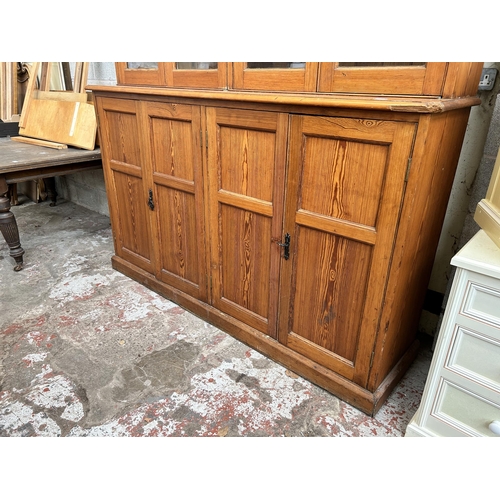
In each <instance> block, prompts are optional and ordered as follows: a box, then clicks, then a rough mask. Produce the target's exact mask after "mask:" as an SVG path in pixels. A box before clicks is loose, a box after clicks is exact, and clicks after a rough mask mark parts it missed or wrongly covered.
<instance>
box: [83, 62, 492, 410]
mask: <svg viewBox="0 0 500 500" xmlns="http://www.w3.org/2000/svg"><path fill="white" fill-rule="evenodd" d="M481 69H482V64H480V63H308V62H306V63H116V70H117V80H118V85H117V86H113V87H109V86H106V87H104V86H91V87H89V88H90V89H91V90H92V91H93V93H94V96H95V103H96V108H97V115H98V120H99V131H100V143H101V154H102V158H103V165H104V171H105V179H106V187H107V192H108V199H109V208H110V215H111V223H112V228H113V235H114V243H115V255H114V256H113V257H112V264H113V267H114V268H115V269H117V270H119V271H121V272H123V273H124V274H126V275H128V276H130V277H132V278H133V279H135V280H137V281H139V282H141V283H143V284H144V285H146V286H148V287H149V288H151V289H153V290H155V291H157V292H159V293H161V294H163V295H164V296H165V297H168V298H169V299H171V300H173V301H175V302H177V303H178V304H180V305H181V306H183V307H185V308H186V309H189V310H190V311H192V312H194V313H195V314H197V315H198V316H200V317H202V318H203V319H205V320H207V321H208V322H210V323H212V324H214V325H216V326H218V327H220V328H222V329H223V330H225V331H227V332H228V333H230V334H231V335H233V336H235V337H236V338H238V339H240V340H241V341H243V342H245V343H247V344H248V345H250V346H252V347H253V348H255V349H257V350H258V351H260V352H262V353H263V354H265V355H267V356H269V357H271V358H272V359H274V360H276V361H277V362H279V363H281V364H283V365H284V366H286V367H288V368H289V369H290V370H293V371H295V372H296V373H299V374H300V375H302V376H304V377H305V378H307V379H309V380H311V381H312V382H314V383H316V384H318V385H320V386H322V387H324V388H325V389H327V390H329V391H331V392H332V393H334V394H336V395H337V396H339V397H340V398H341V399H343V400H345V401H347V402H349V403H351V404H352V405H354V406H356V407H358V408H359V409H361V410H363V411H364V412H366V413H368V414H374V413H375V412H376V411H377V410H378V409H379V408H380V406H381V404H382V403H383V402H384V400H385V399H386V397H387V396H388V395H389V393H390V392H391V390H392V389H393V387H394V386H395V384H396V383H397V382H398V380H399V379H400V378H401V376H402V375H403V374H404V372H405V370H406V369H407V367H408V366H409V365H410V363H411V362H412V361H413V359H414V357H415V354H416V351H417V347H418V342H417V340H416V329H417V324H418V319H419V316H420V312H421V308H422V304H423V299H424V295H425V291H426V288H427V284H428V280H429V275H430V271H431V268H432V264H433V260H434V253H435V250H436V247H437V243H438V239H439V235H440V230H441V226H442V222H443V219H444V214H445V210H446V205H447V201H448V197H449V193H450V189H451V185H452V182H453V178H454V173H455V169H456V165H457V161H458V157H459V153H460V149H461V144H462V141H463V137H464V132H465V128H466V124H467V119H468V116H469V112H470V108H471V106H474V105H477V104H478V103H479V99H478V98H477V97H476V91H477V85H478V82H479V79H480V74H481ZM165 369H166V370H167V369H168V366H166V367H165Z"/></svg>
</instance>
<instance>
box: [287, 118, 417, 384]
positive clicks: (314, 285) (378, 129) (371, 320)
mask: <svg viewBox="0 0 500 500" xmlns="http://www.w3.org/2000/svg"><path fill="white" fill-rule="evenodd" d="M414 133H415V125H414V124H411V123H397V122H391V121H378V120H358V119H350V118H327V117H317V116H298V115H294V116H292V118H291V129H290V135H291V139H290V153H289V154H290V159H289V170H288V173H287V190H286V202H285V221H284V231H283V232H285V233H289V234H290V258H289V260H285V259H283V260H282V269H281V285H280V294H281V298H280V307H279V310H280V318H279V340H280V342H281V343H283V344H285V345H287V346H288V347H289V348H291V349H293V350H295V351H297V352H299V353H301V354H303V355H305V356H306V357H308V358H309V359H312V360H314V361H316V362H317V363H319V364H321V365H323V366H325V367H327V368H330V369H332V370H334V371H335V372H337V373H339V374H340V375H342V376H344V377H346V378H347V379H350V380H353V381H355V382H356V383H358V384H359V385H361V386H365V384H366V381H367V377H368V373H369V367H370V356H371V353H372V349H373V343H374V339H375V335H376V332H377V329H378V323H379V321H380V314H381V311H382V309H383V306H384V292H385V287H386V276H387V274H388V269H389V265H390V262H391V255H392V249H393V245H394V237H395V233H396V228H397V223H398V220H399V212H400V206H401V203H402V199H403V193H404V183H405V174H406V171H407V166H408V159H409V156H410V154H411V147H412V144H413V138H414Z"/></svg>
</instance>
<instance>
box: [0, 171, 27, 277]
mask: <svg viewBox="0 0 500 500" xmlns="http://www.w3.org/2000/svg"><path fill="white" fill-rule="evenodd" d="M2 186H4V187H5V190H4V189H3V187H2ZM0 231H1V232H2V235H3V237H4V238H5V241H6V242H7V245H9V248H10V256H11V257H12V258H13V259H14V260H15V261H16V265H15V267H14V271H20V270H21V269H22V268H23V255H24V250H23V249H22V247H21V240H20V239H19V230H18V228H17V222H16V218H15V217H14V214H13V213H12V212H11V211H10V199H9V192H8V189H7V184H5V182H4V183H2V179H0Z"/></svg>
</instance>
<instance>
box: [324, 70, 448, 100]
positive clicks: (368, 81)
mask: <svg viewBox="0 0 500 500" xmlns="http://www.w3.org/2000/svg"><path fill="white" fill-rule="evenodd" d="M447 66H448V63H441V62H432V63H430V62H428V63H424V62H401V63H400V62H398V63H393V62H380V63H379V62H322V63H320V65H319V80H318V91H319V92H348V93H361V94H395V95H428V96H434V95H435V96H439V95H441V94H442V92H443V84H444V78H445V76H446V70H447Z"/></svg>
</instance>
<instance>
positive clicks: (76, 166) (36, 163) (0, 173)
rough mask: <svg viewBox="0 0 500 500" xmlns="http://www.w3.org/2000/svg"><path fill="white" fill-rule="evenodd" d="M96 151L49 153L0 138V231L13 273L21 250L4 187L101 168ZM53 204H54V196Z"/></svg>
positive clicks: (71, 149) (20, 266)
mask: <svg viewBox="0 0 500 500" xmlns="http://www.w3.org/2000/svg"><path fill="white" fill-rule="evenodd" d="M101 167H102V164H101V153H100V149H99V148H96V149H94V150H93V151H88V150H83V149H76V148H67V149H51V148H45V147H40V146H34V145H32V144H22V143H18V142H14V141H12V140H11V139H10V138H9V137H2V138H0V230H1V232H2V235H3V237H4V238H5V241H6V242H7V244H8V245H9V248H10V256H11V257H12V258H13V259H14V260H15V262H16V265H15V267H14V270H15V271H20V270H21V269H22V267H23V255H24V250H23V248H22V247H21V241H20V238H19V230H18V228H17V222H16V218H15V217H14V214H13V213H12V212H11V211H10V199H9V195H8V185H9V184H16V183H18V182H22V181H27V180H32V179H43V178H50V177H54V176H57V175H66V174H72V173H75V172H81V171H83V170H92V169H96V168H101ZM53 196H54V199H53V202H54V203H55V193H54V195H53Z"/></svg>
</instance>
